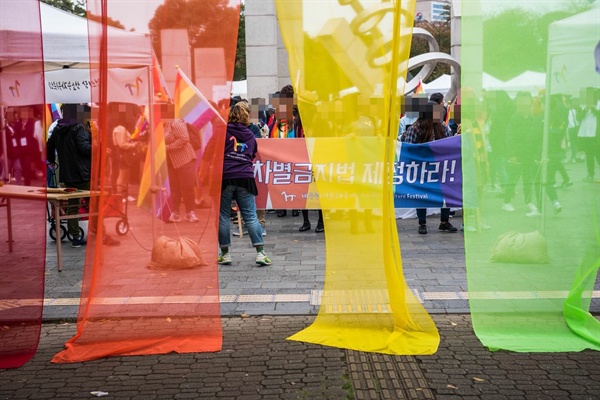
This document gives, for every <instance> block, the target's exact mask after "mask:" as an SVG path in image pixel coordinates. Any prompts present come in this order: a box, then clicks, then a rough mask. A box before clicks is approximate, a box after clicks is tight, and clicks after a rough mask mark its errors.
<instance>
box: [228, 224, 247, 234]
mask: <svg viewBox="0 0 600 400" xmlns="http://www.w3.org/2000/svg"><path fill="white" fill-rule="evenodd" d="M231 234H232V235H233V236H240V230H239V229H238V227H237V225H236V226H234V227H233V230H232V232H231ZM247 234H248V229H246V227H243V228H242V235H247Z"/></svg>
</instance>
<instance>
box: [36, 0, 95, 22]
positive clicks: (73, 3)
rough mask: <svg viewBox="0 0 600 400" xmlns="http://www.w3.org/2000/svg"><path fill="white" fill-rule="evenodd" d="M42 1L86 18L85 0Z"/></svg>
mask: <svg viewBox="0 0 600 400" xmlns="http://www.w3.org/2000/svg"><path fill="white" fill-rule="evenodd" d="M42 3H46V4H48V5H51V6H52V7H56V8H60V9H61V10H64V11H67V12H70V13H71V14H75V15H79V16H80V17H84V18H85V14H86V11H85V0H42Z"/></svg>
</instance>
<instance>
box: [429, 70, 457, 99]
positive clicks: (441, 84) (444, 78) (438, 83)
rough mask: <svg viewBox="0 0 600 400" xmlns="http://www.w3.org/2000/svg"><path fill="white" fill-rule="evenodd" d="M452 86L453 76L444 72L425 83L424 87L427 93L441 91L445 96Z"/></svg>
mask: <svg viewBox="0 0 600 400" xmlns="http://www.w3.org/2000/svg"><path fill="white" fill-rule="evenodd" d="M450 86H452V77H451V76H450V75H447V74H444V75H440V76H438V77H437V78H436V79H434V80H433V81H431V82H429V83H424V84H423V89H425V93H427V94H432V93H436V92H439V93H441V94H443V95H444V96H445V95H446V93H448V90H450Z"/></svg>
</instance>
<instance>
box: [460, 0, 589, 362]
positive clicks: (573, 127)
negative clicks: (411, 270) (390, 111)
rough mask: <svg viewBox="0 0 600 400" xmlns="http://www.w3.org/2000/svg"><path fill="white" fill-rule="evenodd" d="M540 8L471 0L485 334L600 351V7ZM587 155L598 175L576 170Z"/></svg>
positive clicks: (470, 75) (494, 342)
mask: <svg viewBox="0 0 600 400" xmlns="http://www.w3.org/2000/svg"><path fill="white" fill-rule="evenodd" d="M532 4H533V3H528V2H522V1H516V0H511V1H503V2H497V1H487V0H482V1H463V7H462V51H461V61H462V66H463V69H462V93H461V107H462V108H461V114H462V135H463V160H464V162H465V164H464V165H465V167H464V170H465V171H472V173H471V174H467V175H466V176H465V178H464V194H463V197H464V204H465V210H464V214H465V252H466V265H467V279H468V290H469V302H470V308H471V315H472V320H473V327H474V330H475V333H476V334H477V337H478V338H479V339H480V340H481V342H482V343H483V344H484V345H485V346H487V347H489V348H490V349H492V350H497V349H506V350H512V351H523V352H525V351H527V352H531V351H538V352H558V351H580V350H583V349H594V350H600V322H599V321H598V319H597V318H596V317H594V316H593V315H591V314H590V312H589V310H590V300H591V297H592V291H593V290H594V284H596V285H597V282H598V280H597V279H598V278H597V274H598V267H599V265H600V235H599V233H598V230H599V226H600V225H599V224H600V222H599V219H598V218H599V215H598V213H599V210H600V208H599V206H600V186H599V185H598V182H597V181H595V182H594V178H593V177H591V176H590V175H593V171H594V169H595V170H596V172H597V171H598V167H599V166H598V164H597V161H594V160H593V158H594V157H595V158H596V160H597V157H598V154H599V151H600V148H599V147H598V143H600V135H599V134H598V123H599V122H598V117H597V115H598V112H597V110H598V99H599V98H598V87H600V75H599V74H598V73H597V72H596V69H595V63H594V57H593V53H594V48H595V46H596V45H597V43H598V41H600V28H599V26H598V21H599V20H600V9H599V8H598V7H597V6H589V7H587V8H586V7H583V8H581V9H580V10H579V11H574V10H572V9H567V8H566V7H562V6H563V5H562V4H561V3H560V2H550V3H544V4H542V3H535V7H534V6H533V5H532ZM493 78H497V79H495V80H494V79H493ZM589 150H591V151H589ZM594 152H595V154H594ZM583 154H585V157H587V158H588V160H587V161H588V165H587V166H586V163H584V162H582V163H579V162H576V161H577V160H579V158H580V157H581V156H582V155H583ZM590 157H592V159H590ZM565 160H568V161H569V162H568V163H565ZM594 162H596V165H594ZM590 163H591V165H590ZM596 176H597V175H596ZM596 287H597V286H596Z"/></svg>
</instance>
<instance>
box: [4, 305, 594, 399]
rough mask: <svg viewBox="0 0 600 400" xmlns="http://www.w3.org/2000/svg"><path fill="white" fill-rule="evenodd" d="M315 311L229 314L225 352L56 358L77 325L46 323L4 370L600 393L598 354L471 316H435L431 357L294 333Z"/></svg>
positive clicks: (83, 391)
mask: <svg viewBox="0 0 600 400" xmlns="http://www.w3.org/2000/svg"><path fill="white" fill-rule="evenodd" d="M313 318H314V317H312V316H273V315H264V316H252V317H248V318H241V317H225V318H223V339H224V342H223V349H222V351H220V352H218V353H194V354H166V355H155V356H133V357H111V358H105V359H101V360H96V361H88V362H85V363H75V364H51V363H50V359H51V358H52V356H53V355H54V354H56V353H57V352H58V351H60V350H61V349H62V348H63V345H64V342H65V341H66V340H67V339H69V338H70V337H71V336H72V335H73V333H74V332H75V324H73V323H47V324H44V326H43V329H42V340H41V342H40V345H39V349H38V352H37V354H36V356H35V357H34V358H33V360H31V361H30V362H29V363H27V364H26V365H25V366H23V367H22V368H19V369H13V370H3V371H0V399H91V398H94V397H95V396H94V395H93V394H92V392H103V393H106V395H105V397H104V398H106V399H130V400H152V399H165V400H166V399H243V400H254V399H256V400H259V399H261V400H262V399H271V400H279V399H318V400H320V399H340V400H349V399H357V400H358V399H390V400H397V399H440V400H452V399H489V400H492V399H514V400H517V399H519V400H530V399H540V400H542V399H543V400H557V399H558V400H560V399H577V400H593V399H598V398H600V363H598V353H597V352H593V351H583V352H580V353H556V354H553V353H551V354H539V353H509V352H504V351H499V352H490V351H489V350H487V349H485V348H483V347H482V345H481V344H480V343H479V341H478V340H477V338H476V337H475V335H474V334H473V330H472V327H471V324H470V319H469V316H468V315H462V314H436V315H434V316H433V318H434V320H435V323H436V325H437V326H438V329H439V331H440V334H441V344H440V348H439V350H438V352H437V353H436V354H435V355H432V356H410V357H408V356H389V355H381V354H374V353H364V352H356V351H348V350H343V349H337V348H331V347H324V346H319V345H313V344H306V343H300V342H294V341H287V340H285V338H286V337H288V336H289V335H291V334H293V333H295V332H297V331H298V330H300V329H302V328H304V327H306V326H307V325H308V324H310V323H311V321H312V320H313Z"/></svg>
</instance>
